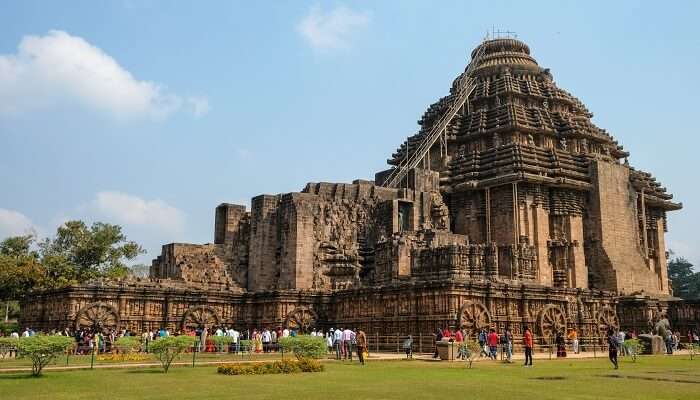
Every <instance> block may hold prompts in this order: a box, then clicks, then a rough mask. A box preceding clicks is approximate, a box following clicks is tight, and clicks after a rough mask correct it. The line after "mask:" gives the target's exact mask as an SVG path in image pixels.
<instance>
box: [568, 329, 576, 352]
mask: <svg viewBox="0 0 700 400" xmlns="http://www.w3.org/2000/svg"><path fill="white" fill-rule="evenodd" d="M567 338H568V339H569V340H571V350H573V352H574V354H578V333H576V329H573V328H571V329H569V334H568V335H567Z"/></svg>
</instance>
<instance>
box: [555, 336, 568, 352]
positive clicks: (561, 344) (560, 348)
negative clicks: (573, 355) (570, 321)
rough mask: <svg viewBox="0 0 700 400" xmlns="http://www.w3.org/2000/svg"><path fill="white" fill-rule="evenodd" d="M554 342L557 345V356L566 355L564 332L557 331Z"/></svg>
mask: <svg viewBox="0 0 700 400" xmlns="http://www.w3.org/2000/svg"><path fill="white" fill-rule="evenodd" d="M554 342H555V344H556V345H557V358H562V357H566V340H565V339H564V333H563V332H557V334H556V337H555V339H554Z"/></svg>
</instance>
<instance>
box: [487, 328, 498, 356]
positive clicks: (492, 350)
mask: <svg viewBox="0 0 700 400" xmlns="http://www.w3.org/2000/svg"><path fill="white" fill-rule="evenodd" d="M486 342H487V343H488V344H489V358H490V359H492V360H495V359H496V352H497V351H498V335H497V334H496V330H495V329H493V328H491V330H490V331H489V334H488V336H487V337H486Z"/></svg>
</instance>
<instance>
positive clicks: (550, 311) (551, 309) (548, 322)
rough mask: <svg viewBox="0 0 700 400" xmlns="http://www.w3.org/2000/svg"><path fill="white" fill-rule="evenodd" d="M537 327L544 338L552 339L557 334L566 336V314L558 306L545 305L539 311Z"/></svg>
mask: <svg viewBox="0 0 700 400" xmlns="http://www.w3.org/2000/svg"><path fill="white" fill-rule="evenodd" d="M537 326H538V327H539V329H540V335H542V336H543V337H545V338H553V337H554V336H555V335H556V333H557V332H560V333H562V334H566V314H564V311H562V309H561V307H559V306H555V305H552V304H550V305H547V306H545V308H544V309H543V310H542V311H540V315H539V317H538V318H537Z"/></svg>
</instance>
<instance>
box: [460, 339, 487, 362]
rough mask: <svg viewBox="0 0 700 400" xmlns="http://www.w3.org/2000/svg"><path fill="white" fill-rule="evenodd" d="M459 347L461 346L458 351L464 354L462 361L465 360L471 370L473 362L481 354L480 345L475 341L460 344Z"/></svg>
mask: <svg viewBox="0 0 700 400" xmlns="http://www.w3.org/2000/svg"><path fill="white" fill-rule="evenodd" d="M460 346H463V347H462V348H461V349H460V351H461V352H462V354H464V359H465V360H467V365H468V366H469V368H471V367H472V363H473V362H474V360H476V358H477V357H479V354H481V351H482V348H481V345H480V344H479V342H477V341H474V340H469V341H464V342H462V344H461V345H460Z"/></svg>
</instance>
